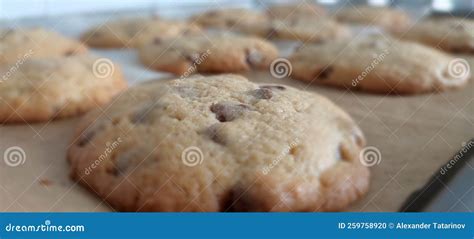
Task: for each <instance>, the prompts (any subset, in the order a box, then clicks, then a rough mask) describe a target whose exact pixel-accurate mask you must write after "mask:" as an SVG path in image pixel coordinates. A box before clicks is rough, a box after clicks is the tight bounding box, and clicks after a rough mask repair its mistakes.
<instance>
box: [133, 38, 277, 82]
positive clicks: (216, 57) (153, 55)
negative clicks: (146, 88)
mask: <svg viewBox="0 0 474 239" xmlns="http://www.w3.org/2000/svg"><path fill="white" fill-rule="evenodd" d="M139 56H140V59H141V61H142V62H143V64H145V65H147V66H149V67H150V68H152V69H155V70H158V71H167V72H171V73H174V74H177V75H186V76H187V75H190V74H193V73H195V72H238V71H248V70H251V69H264V68H268V66H269V65H270V63H271V62H272V60H273V59H275V58H276V57H278V50H277V49H276V47H275V46H273V45H272V44H271V43H270V42H268V41H265V40H262V39H259V38H255V37H244V36H234V35H217V36H190V37H186V38H177V39H168V40H163V41H155V42H154V43H153V44H148V45H146V46H143V47H141V48H140V49H139Z"/></svg>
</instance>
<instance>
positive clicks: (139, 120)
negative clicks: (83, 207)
mask: <svg viewBox="0 0 474 239" xmlns="http://www.w3.org/2000/svg"><path fill="white" fill-rule="evenodd" d="M364 144H365V140H364V137H363V135H362V133H361V131H360V129H359V128H358V126H357V125H356V124H355V123H354V121H353V120H352V119H351V118H350V117H349V116H348V115H347V114H346V113H345V112H344V111H342V110H341V109H340V108H339V107H337V106H336V105H334V104H333V103H332V102H330V101H329V100H328V99H326V98H325V97H322V96H319V95H316V94H311V93H307V92H303V91H299V90H296V89H293V88H290V87H287V86H283V85H258V84H255V83H252V82H250V81H247V80H246V79H245V78H244V77H241V76H238V75H216V76H210V77H202V76H196V77H191V78H188V79H178V80H172V81H165V82H163V81H155V82H151V83H147V84H144V85H139V86H136V87H133V88H130V89H129V90H128V91H127V92H125V93H124V94H121V95H120V97H118V98H117V100H116V101H114V102H113V103H112V104H110V105H109V106H107V107H106V111H105V112H101V111H100V110H96V111H93V112H90V113H89V114H87V115H86V116H85V117H84V118H83V120H82V121H81V122H80V124H79V126H78V130H77V133H76V135H75V137H74V142H73V144H72V146H71V148H70V149H69V151H68V159H69V162H70V164H71V169H72V171H71V173H72V174H71V175H72V177H73V178H74V179H75V180H77V181H79V182H82V183H83V184H84V185H85V186H86V187H88V188H90V189H92V190H91V191H93V192H95V193H97V194H98V195H99V197H101V198H102V199H103V200H105V201H107V202H108V203H109V204H110V205H112V206H113V207H114V208H115V209H117V210H120V211H175V212H181V211H205V212H211V211H338V210H343V209H344V208H346V207H347V206H348V205H349V204H351V203H352V202H354V201H355V200H357V199H359V198H361V197H362V196H363V195H364V194H365V193H366V192H367V190H368V186H369V174H370V173H369V170H368V168H366V167H365V166H363V165H362V163H361V161H360V160H359V153H360V151H361V149H362V147H364ZM107 148H109V149H111V151H112V153H108V154H104V152H105V151H106V150H107Z"/></svg>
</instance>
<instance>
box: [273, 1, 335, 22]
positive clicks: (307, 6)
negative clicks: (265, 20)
mask: <svg viewBox="0 0 474 239" xmlns="http://www.w3.org/2000/svg"><path fill="white" fill-rule="evenodd" d="M266 12H267V15H268V16H269V17H271V18H275V19H281V20H289V19H292V18H311V19H315V18H320V17H324V16H325V15H326V10H325V9H324V8H323V7H322V6H319V5H316V4H314V3H312V2H308V1H300V2H298V3H297V4H282V5H273V6H270V7H269V8H268V9H267V11H266Z"/></svg>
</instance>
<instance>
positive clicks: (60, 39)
mask: <svg viewBox="0 0 474 239" xmlns="http://www.w3.org/2000/svg"><path fill="white" fill-rule="evenodd" d="M85 52H87V48H86V47H85V46H84V45H83V44H81V43H80V42H78V41H76V40H73V39H69V38H67V37H64V36H62V35H61V34H59V33H57V32H54V31H48V30H45V29H43V28H17V29H1V30H0V66H2V65H8V64H15V63H19V62H23V61H25V60H26V59H30V58H44V57H56V56H69V55H76V54H83V53H85Z"/></svg>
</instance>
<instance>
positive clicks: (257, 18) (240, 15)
mask: <svg viewBox="0 0 474 239" xmlns="http://www.w3.org/2000/svg"><path fill="white" fill-rule="evenodd" d="M267 19H268V17H267V16H266V15H265V14H263V13H261V12H257V11H253V10H251V9H244V8H226V9H214V10H210V11H207V12H204V13H200V14H197V15H195V16H193V17H192V18H191V19H190V22H194V23H197V24H198V25H200V26H203V27H207V28H218V29H229V28H230V29H232V28H236V27H240V26H249V25H254V24H260V23H262V22H265V21H267Z"/></svg>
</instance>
